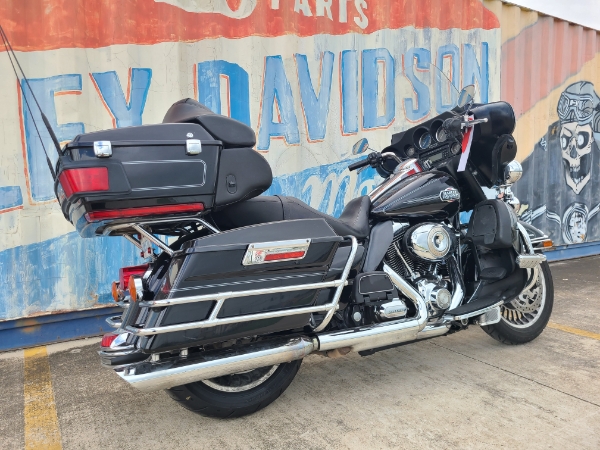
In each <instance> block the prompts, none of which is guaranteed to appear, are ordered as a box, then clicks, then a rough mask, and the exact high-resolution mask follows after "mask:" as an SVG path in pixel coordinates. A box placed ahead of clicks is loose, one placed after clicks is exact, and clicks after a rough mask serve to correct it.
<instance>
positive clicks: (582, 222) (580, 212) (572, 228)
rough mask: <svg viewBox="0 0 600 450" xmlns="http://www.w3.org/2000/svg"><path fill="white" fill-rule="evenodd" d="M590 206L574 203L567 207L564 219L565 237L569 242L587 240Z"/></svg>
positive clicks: (577, 242) (578, 242)
mask: <svg viewBox="0 0 600 450" xmlns="http://www.w3.org/2000/svg"><path fill="white" fill-rule="evenodd" d="M588 216H589V212H588V207H587V206H586V205H584V204H582V203H573V204H572V205H571V206H569V207H568V208H567V210H566V211H565V214H564V215H563V220H562V222H563V223H562V229H563V239H564V241H565V242H566V243H568V244H580V243H582V242H585V238H586V235H587V228H588V219H589V217H588Z"/></svg>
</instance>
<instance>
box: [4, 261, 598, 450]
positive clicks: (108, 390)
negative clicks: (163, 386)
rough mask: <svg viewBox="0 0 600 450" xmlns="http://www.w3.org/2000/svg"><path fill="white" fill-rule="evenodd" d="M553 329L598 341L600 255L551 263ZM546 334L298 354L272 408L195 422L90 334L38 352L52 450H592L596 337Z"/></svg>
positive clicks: (13, 398)
mask: <svg viewBox="0 0 600 450" xmlns="http://www.w3.org/2000/svg"><path fill="white" fill-rule="evenodd" d="M552 273H553V276H554V280H555V285H556V298H555V309H554V313H553V316H552V319H551V320H552V322H554V323H557V324H560V325H565V326H568V327H573V328H578V329H583V330H587V331H591V332H594V333H600V323H599V321H598V318H599V317H600V313H599V311H598V306H599V303H598V294H597V293H598V292H599V291H600V257H592V258H585V259H581V260H578V261H570V262H561V263H555V264H553V265H552ZM597 337H598V336H596V338H593V337H592V338H590V337H584V336H580V335H576V334H573V333H569V332H565V331H561V330H558V329H555V328H547V329H546V330H545V331H544V333H543V334H542V335H541V336H540V337H539V338H538V339H537V340H536V341H534V342H532V343H530V344H528V345H524V346H518V347H514V346H505V345H502V344H500V343H498V342H496V341H494V340H492V339H491V338H490V337H488V336H487V335H486V334H485V333H484V332H483V331H482V330H481V329H479V328H477V327H471V328H470V329H469V330H467V331H465V332H461V333H457V334H453V335H451V336H447V337H441V338H437V339H434V340H429V341H423V342H419V343H416V344H414V345H407V346H404V347H399V348H396V349H391V350H387V351H384V352H380V353H377V354H375V355H373V356H369V357H366V358H362V357H360V356H358V355H357V354H350V355H348V356H346V357H343V358H340V359H335V360H328V359H325V358H322V357H317V356H310V357H308V358H306V359H305V361H304V363H303V365H302V368H301V369H300V372H299V373H298V376H297V377H296V379H295V380H294V382H293V383H292V385H291V386H290V387H289V388H288V390H287V391H286V392H285V393H284V394H283V395H282V396H281V397H280V398H279V399H278V400H277V401H276V402H275V403H273V404H272V405H271V406H269V407H267V408H266V409H264V410H262V411H259V412H258V413H256V414H254V415H252V416H249V417H244V418H240V419H230V420H214V419H208V418H204V417H202V416H198V415H195V414H193V413H191V412H189V411H187V410H185V409H183V408H181V407H180V406H179V405H178V404H176V403H175V402H174V401H172V400H171V399H170V398H168V397H167V395H166V394H165V393H164V392H156V393H151V394H143V393H140V392H137V391H135V390H134V389H133V388H130V387H129V386H127V385H126V384H125V383H124V382H122V381H121V380H120V379H119V378H118V377H117V376H116V375H115V374H114V373H112V372H111V371H110V370H106V369H102V368H101V367H100V365H99V361H98V357H97V355H96V350H97V349H98V339H89V340H82V341H74V342H69V343H63V344H56V345H51V346H48V347H47V350H48V355H49V356H48V359H49V363H50V372H51V379H52V388H53V391H54V398H55V405H56V411H57V415H58V424H59V428H60V435H61V441H62V448H65V449H79V448H84V449H88V448H119V449H196V448H198V449H203V448H207V449H208V448H220V449H230V448H231V449H237V448H239V449H246V448H260V449H262V448H285V449H313V448H314V449H322V448H332V449H335V448H340V449H346V448H360V449H363V448H369V449H370V448H400V449H402V448H412V449H414V448H432V449H436V450H439V449H446V448H448V449H456V448H460V449H467V448H478V449H482V448H485V449H487V448H508V449H517V448H519V449H522V448H527V449H529V448H531V449H535V448H544V449H548V448H556V449H566V448H569V449H571V448H572V449H598V448H600V371H599V365H600V364H599V359H600V340H598V339H597ZM23 370H24V369H23V352H22V351H19V352H12V353H4V354H0V374H1V380H2V392H1V393H0V436H1V439H0V448H7V449H8V448H11V449H12V448H23V446H24V434H25V421H24V413H23V404H24V394H23V377H24V375H23Z"/></svg>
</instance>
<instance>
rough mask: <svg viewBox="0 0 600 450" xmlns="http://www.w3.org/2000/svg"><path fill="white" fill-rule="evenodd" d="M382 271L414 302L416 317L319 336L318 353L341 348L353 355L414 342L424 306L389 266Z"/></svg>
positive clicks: (422, 323) (424, 316) (424, 319)
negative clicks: (354, 352) (349, 348)
mask: <svg viewBox="0 0 600 450" xmlns="http://www.w3.org/2000/svg"><path fill="white" fill-rule="evenodd" d="M383 270H384V271H385V272H386V273H387V274H388V275H389V276H390V278H391V280H392V283H394V285H395V286H396V287H397V288H398V289H399V290H400V292H402V293H403V294H404V295H406V296H407V297H408V298H410V299H411V300H413V301H414V302H415V306H416V307H417V311H418V313H417V317H415V318H413V319H401V320H397V321H391V322H384V323H379V324H375V325H369V326H365V327H359V328H352V329H348V330H341V331H334V332H331V333H326V334H321V335H318V336H317V339H318V340H319V351H326V350H333V349H336V348H341V347H351V348H352V350H354V351H361V350H370V349H373V348H378V347H386V346H388V345H394V344H400V343H403V342H409V341H413V340H415V339H417V335H418V334H419V332H420V331H421V330H423V328H425V325H426V323H427V305H426V304H425V301H424V300H423V298H421V296H420V295H419V293H418V292H417V291H415V290H414V289H413V288H412V286H410V285H409V284H408V283H407V282H406V281H405V280H404V279H403V278H402V277H400V276H399V275H398V274H397V273H396V272H394V271H393V270H392V269H391V268H390V267H389V266H387V265H386V264H384V265H383Z"/></svg>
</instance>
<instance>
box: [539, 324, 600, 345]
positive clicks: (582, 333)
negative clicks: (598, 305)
mask: <svg viewBox="0 0 600 450" xmlns="http://www.w3.org/2000/svg"><path fill="white" fill-rule="evenodd" d="M548 328H554V329H555V330H560V331H564V332H565V333H571V334H576V335H577V336H583V337H587V338H591V339H596V340H597V341H600V334H599V333H592V332H591V331H586V330H580V329H579V328H573V327H568V326H566V325H561V324H559V323H554V322H548Z"/></svg>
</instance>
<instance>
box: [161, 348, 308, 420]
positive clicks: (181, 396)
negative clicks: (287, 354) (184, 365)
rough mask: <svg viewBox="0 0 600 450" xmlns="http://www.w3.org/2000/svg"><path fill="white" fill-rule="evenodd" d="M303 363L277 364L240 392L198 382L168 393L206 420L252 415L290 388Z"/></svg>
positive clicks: (177, 387)
mask: <svg viewBox="0 0 600 450" xmlns="http://www.w3.org/2000/svg"><path fill="white" fill-rule="evenodd" d="M301 364H302V360H301V359H300V360H297V361H292V362H290V363H285V364H280V365H279V367H278V368H277V370H275V372H274V373H273V374H272V375H271V376H270V377H269V378H268V379H267V380H266V381H264V382H263V383H262V384H259V385H258V386H256V387H254V388H252V389H249V390H246V391H242V392H223V391H219V390H216V389H213V388H211V387H209V386H208V385H207V384H205V383H203V382H201V381H197V382H195V383H190V384H185V385H183V386H176V387H173V388H171V389H168V390H167V393H168V394H169V396H170V397H171V398H172V399H173V400H176V401H177V402H179V403H180V404H181V405H182V406H183V407H184V408H186V409H189V410H190V411H193V412H195V413H198V414H201V415H203V416H208V417H220V418H229V417H241V416H245V415H247V414H252V413H255V412H256V411H258V410H259V409H262V408H264V407H265V406H267V405H269V404H271V403H272V402H273V401H275V400H276V399H277V398H278V397H279V396H280V395H281V394H282V393H283V391H285V390H286V389H287V387H288V386H289V385H290V383H291V382H292V380H293V379H294V377H295V376H296V374H297V373H298V370H299V369H300V365H301Z"/></svg>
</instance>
